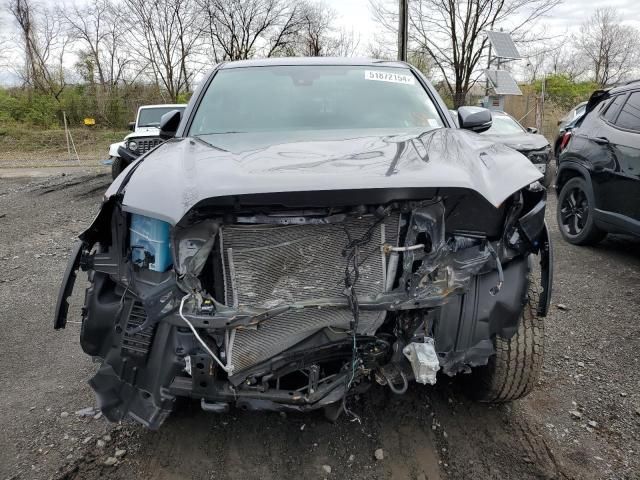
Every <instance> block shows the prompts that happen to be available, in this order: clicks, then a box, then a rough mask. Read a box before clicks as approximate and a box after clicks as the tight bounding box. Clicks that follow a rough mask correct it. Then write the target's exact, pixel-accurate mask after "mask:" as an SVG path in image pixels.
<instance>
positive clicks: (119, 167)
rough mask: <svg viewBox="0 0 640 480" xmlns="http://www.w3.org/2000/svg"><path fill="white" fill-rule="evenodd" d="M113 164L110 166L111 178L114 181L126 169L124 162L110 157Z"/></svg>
mask: <svg viewBox="0 0 640 480" xmlns="http://www.w3.org/2000/svg"><path fill="white" fill-rule="evenodd" d="M111 158H112V159H113V163H112V164H111V177H112V178H113V179H114V180H115V179H116V178H117V177H118V175H120V174H121V173H122V171H123V170H124V169H125V168H127V164H126V162H125V161H124V160H123V159H122V158H120V157H111Z"/></svg>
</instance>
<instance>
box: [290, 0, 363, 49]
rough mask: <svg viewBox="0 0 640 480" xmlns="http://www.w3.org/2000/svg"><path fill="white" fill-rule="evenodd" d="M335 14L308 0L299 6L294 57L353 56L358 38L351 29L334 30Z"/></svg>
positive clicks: (320, 3) (318, 2) (326, 7)
mask: <svg viewBox="0 0 640 480" xmlns="http://www.w3.org/2000/svg"><path fill="white" fill-rule="evenodd" d="M336 19H337V15H336V12H335V10H333V9H332V8H329V7H328V6H327V5H326V4H325V3H324V2H321V1H307V2H306V3H303V4H302V6H301V12H300V28H299V29H298V33H297V39H296V45H297V51H296V52H295V53H296V55H300V56H309V57H321V56H332V57H349V56H353V55H354V54H355V53H356V51H357V49H358V45H359V44H360V37H359V36H358V35H356V34H355V33H354V31H353V30H347V29H345V28H341V29H338V28H336V27H335V23H336Z"/></svg>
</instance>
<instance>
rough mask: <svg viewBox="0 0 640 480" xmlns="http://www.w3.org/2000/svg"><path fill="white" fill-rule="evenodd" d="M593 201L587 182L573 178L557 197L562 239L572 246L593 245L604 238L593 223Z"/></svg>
mask: <svg viewBox="0 0 640 480" xmlns="http://www.w3.org/2000/svg"><path fill="white" fill-rule="evenodd" d="M593 211H594V200H593V195H592V193H591V190H590V189H589V186H588V185H587V182H586V181H585V180H584V179H583V178H581V177H575V178H572V179H571V180H569V181H568V182H567V183H565V184H564V186H563V187H562V190H561V191H560V195H558V206H557V215H556V216H557V220H558V227H559V228H560V233H562V236H563V237H564V239H565V240H566V241H567V242H569V243H572V244H574V245H593V244H595V243H598V242H599V241H600V240H602V239H603V238H604V237H605V236H606V232H603V231H602V230H600V229H599V228H598V227H596V225H595V223H594V215H593Z"/></svg>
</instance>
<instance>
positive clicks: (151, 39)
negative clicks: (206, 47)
mask: <svg viewBox="0 0 640 480" xmlns="http://www.w3.org/2000/svg"><path fill="white" fill-rule="evenodd" d="M124 5H125V6H126V8H127V10H126V12H124V15H126V16H127V18H128V20H129V22H128V24H126V25H122V26H121V28H122V29H123V30H124V29H127V30H128V31H129V35H128V36H127V40H128V41H129V42H130V45H131V47H132V49H133V52H129V55H131V54H132V53H133V54H134V55H137V56H138V57H139V58H140V59H141V60H142V61H143V62H144V63H145V64H146V65H147V66H148V68H149V69H150V72H151V75H152V76H153V78H154V79H155V81H156V83H157V84H158V85H159V86H161V87H163V89H164V90H165V91H166V94H167V95H168V97H169V100H170V101H172V102H176V101H178V97H179V96H180V95H181V94H182V93H185V92H188V91H189V90H190V89H191V84H192V81H193V76H194V74H195V71H194V70H193V69H192V68H191V66H192V65H191V62H190V60H191V59H192V57H194V56H195V55H196V53H197V48H198V45H199V40H198V32H199V30H198V27H197V25H198V20H199V12H198V10H197V8H196V4H195V2H194V1H193V0H154V1H153V2H149V1H147V0H124Z"/></svg>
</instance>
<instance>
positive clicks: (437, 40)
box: [369, 0, 562, 108]
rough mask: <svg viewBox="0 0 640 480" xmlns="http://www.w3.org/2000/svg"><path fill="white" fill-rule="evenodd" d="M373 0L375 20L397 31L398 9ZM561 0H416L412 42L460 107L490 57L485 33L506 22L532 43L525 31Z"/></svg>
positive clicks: (411, 22) (411, 17) (411, 16)
mask: <svg viewBox="0 0 640 480" xmlns="http://www.w3.org/2000/svg"><path fill="white" fill-rule="evenodd" d="M369 1H370V3H371V7H372V13H373V16H374V18H375V19H376V21H377V22H378V23H379V24H380V25H381V26H382V27H383V28H385V29H386V30H387V31H391V32H395V31H396V30H397V18H398V14H397V10H395V9H394V8H393V7H392V6H391V5H390V4H389V3H388V0H369ZM561 1H562V0H413V1H412V2H410V3H409V39H410V43H412V44H413V46H414V48H415V47H418V48H420V49H422V50H424V51H425V52H427V53H428V55H429V57H430V58H431V60H432V63H433V66H434V67H435V68H436V69H437V70H438V71H439V72H440V74H441V75H442V77H443V78H444V81H445V84H446V86H447V89H448V90H449V91H450V93H451V96H452V97H453V103H454V105H455V107H456V108H457V107H459V106H460V105H462V104H463V103H464V101H465V99H466V97H467V94H468V92H469V90H470V89H471V87H472V86H473V85H474V84H475V82H476V81H477V80H478V77H479V72H478V70H479V66H480V65H481V64H482V63H483V62H482V60H483V59H485V58H486V54H487V51H488V47H489V43H488V40H487V37H486V35H484V32H485V31H487V30H495V29H497V28H498V27H499V26H502V25H507V24H508V26H510V28H509V31H510V32H511V33H512V34H514V35H516V36H518V37H519V38H518V39H519V40H521V41H532V38H531V36H529V35H527V33H528V32H530V29H531V27H532V26H533V25H534V24H535V22H536V21H537V20H539V19H540V18H541V17H542V16H543V15H545V14H547V13H548V12H549V11H550V10H551V9H552V8H553V7H555V6H556V5H558V4H559V3H560V2H561ZM394 3H395V4H397V2H394ZM514 19H517V23H515V24H514V23H512V22H513V20H514Z"/></svg>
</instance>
